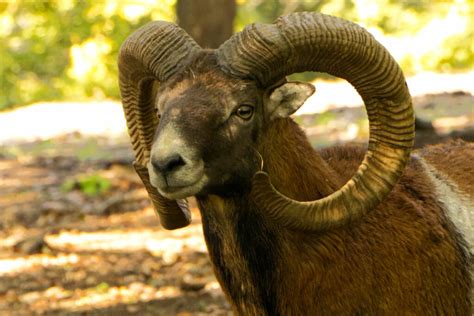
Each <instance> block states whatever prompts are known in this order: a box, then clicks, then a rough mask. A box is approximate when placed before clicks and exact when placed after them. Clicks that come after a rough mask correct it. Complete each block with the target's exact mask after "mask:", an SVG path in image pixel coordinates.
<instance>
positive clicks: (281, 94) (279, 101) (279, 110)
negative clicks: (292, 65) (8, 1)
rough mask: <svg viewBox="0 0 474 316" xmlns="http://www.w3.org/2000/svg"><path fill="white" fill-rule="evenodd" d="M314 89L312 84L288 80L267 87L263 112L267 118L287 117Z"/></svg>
mask: <svg viewBox="0 0 474 316" xmlns="http://www.w3.org/2000/svg"><path fill="white" fill-rule="evenodd" d="M314 91H315V88H314V86H313V85H312V84H310V83H306V82H296V81H290V82H285V83H284V84H282V85H280V86H277V87H276V88H275V87H271V88H269V90H268V91H267V93H266V97H265V98H264V101H263V102H264V107H265V114H266V116H267V118H268V119H269V120H274V119H276V118H285V117H289V116H290V115H291V114H293V113H294V112H296V110H298V109H299V108H300V107H301V106H302V105H303V103H304V102H305V101H306V99H307V98H309V96H311V95H312V94H313V93H314Z"/></svg>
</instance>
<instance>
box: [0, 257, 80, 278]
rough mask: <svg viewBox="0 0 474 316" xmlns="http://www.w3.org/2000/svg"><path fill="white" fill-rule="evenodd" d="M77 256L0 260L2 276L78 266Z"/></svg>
mask: <svg viewBox="0 0 474 316" xmlns="http://www.w3.org/2000/svg"><path fill="white" fill-rule="evenodd" d="M78 262H79V257H78V256H77V255H76V254H58V255H55V256H52V255H46V254H38V255H32V256H28V257H21V258H14V259H0V276H5V275H11V274H18V273H21V272H24V271H27V270H31V269H37V268H46V267H51V266H64V265H70V264H76V263H78Z"/></svg>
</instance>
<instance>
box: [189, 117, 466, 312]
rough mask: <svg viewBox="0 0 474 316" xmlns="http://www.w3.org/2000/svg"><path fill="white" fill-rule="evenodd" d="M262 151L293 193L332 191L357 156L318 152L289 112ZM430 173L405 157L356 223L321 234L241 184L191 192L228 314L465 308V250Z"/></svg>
mask: <svg viewBox="0 0 474 316" xmlns="http://www.w3.org/2000/svg"><path fill="white" fill-rule="evenodd" d="M259 150H260V152H261V154H262V156H263V158H264V161H265V169H266V171H267V172H268V173H269V174H270V177H271V180H272V183H273V184H274V185H275V187H276V188H277V189H278V190H280V191H281V192H282V193H283V194H285V195H287V196H289V197H291V198H294V199H297V200H310V199H317V198H321V197H323V196H325V195H328V194H330V193H331V192H333V191H334V190H336V189H337V188H338V187H339V186H341V185H342V184H343V183H344V182H345V181H347V180H348V179H349V178H350V177H351V176H352V174H353V173H354V172H355V170H356V169H357V167H358V165H359V164H360V161H361V160H362V159H363V156H364V150H359V149H355V148H345V147H340V148H334V149H328V150H325V151H322V152H321V154H320V155H319V154H315V153H314V150H313V149H312V148H311V146H310V144H309V143H308V141H307V139H306V137H305V136H304V133H303V132H302V131H301V130H300V129H299V127H298V126H297V125H296V124H295V123H293V122H292V121H291V120H279V121H275V122H274V123H273V124H272V125H271V127H270V128H269V129H268V130H267V131H266V132H265V133H264V135H263V137H262V142H261V144H260V146H259ZM428 182H429V180H428V178H427V177H426V175H424V172H423V168H422V166H421V165H420V164H419V163H418V162H416V161H412V162H411V163H410V166H409V167H408V168H407V170H406V171H405V175H404V177H403V178H402V179H401V180H400V183H399V184H398V185H397V186H396V187H395V188H394V190H393V191H394V193H393V194H391V195H390V196H389V197H388V198H387V199H386V200H385V201H384V202H383V203H381V205H379V207H377V208H376V209H375V210H373V211H371V212H370V213H369V214H368V215H367V216H366V217H365V218H364V219H363V220H362V221H361V222H359V223H353V224H352V225H350V226H348V227H343V228H340V229H337V230H335V231H329V232H326V233H324V234H321V233H317V232H315V233H302V232H298V231H289V230H286V229H283V228H281V227H276V226H274V225H273V223H272V222H271V221H268V219H267V218H266V217H265V214H264V211H263V210H258V209H257V208H256V206H255V205H254V203H252V200H251V197H250V196H249V194H248V191H245V192H233V193H234V196H233V197H225V198H223V197H219V196H201V197H198V198H197V199H198V203H199V208H200V210H201V216H202V220H203V227H204V235H205V238H206V243H207V246H208V249H209V254H210V257H211V261H212V263H213V266H214V270H215V274H216V276H217V279H218V280H219V282H220V284H221V286H222V288H223V290H224V292H225V293H226V295H227V297H228V299H229V300H230V301H231V303H232V306H233V308H234V312H235V314H237V315H279V314H282V315H290V314H291V315H307V314H311V315H325V314H331V315H346V314H347V315H385V314H390V313H393V312H395V311H396V312H397V313H400V314H413V315H423V314H424V315H435V314H450V313H453V312H454V311H456V312H458V313H459V314H460V315H467V314H469V313H470V302H469V294H468V293H469V290H470V287H471V283H470V276H469V270H468V268H467V267H468V260H469V259H468V258H469V257H468V253H467V252H466V249H465V248H463V247H462V242H461V241H460V239H459V240H458V234H457V233H456V231H455V229H454V227H453V225H452V224H451V223H450V222H449V221H448V220H447V219H446V218H445V217H444V216H443V215H442V214H443V211H442V207H443V206H442V205H441V204H440V203H439V202H438V200H437V198H436V196H435V195H434V193H433V192H432V190H431V189H430V188H429V187H427V186H426V183H428ZM309 184H311V186H310V185H309ZM231 196H232V195H231ZM454 266H455V267H458V268H456V269H453V267H454ZM407 293H412V295H407Z"/></svg>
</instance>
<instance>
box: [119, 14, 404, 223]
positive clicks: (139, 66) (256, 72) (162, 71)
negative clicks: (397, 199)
mask: <svg viewBox="0 0 474 316" xmlns="http://www.w3.org/2000/svg"><path fill="white" fill-rule="evenodd" d="M119 69H120V88H121V93H122V101H123V105H124V111H125V114H126V117H127V123H128V127H129V131H130V136H131V139H132V144H133V148H134V150H135V154H136V163H135V167H136V169H137V171H138V173H139V174H140V176H141V177H142V180H143V181H144V183H145V185H146V187H147V189H148V192H149V193H150V196H151V198H152V201H153V202H154V204H155V207H156V209H157V211H158V213H159V214H160V217H161V221H162V224H163V225H164V226H165V227H167V228H177V227H182V226H184V225H186V224H187V223H188V221H189V216H188V215H189V214H187V209H186V207H185V205H184V203H183V201H184V200H183V199H184V198H186V197H188V196H192V195H202V194H210V193H214V194H221V195H225V194H226V192H229V191H235V190H236V189H237V190H245V189H246V188H247V189H248V190H252V197H253V198H254V199H255V201H256V202H257V203H258V204H260V206H261V208H262V209H264V208H265V207H267V206H268V205H271V209H269V210H267V211H268V212H267V214H268V215H269V216H272V217H273V218H275V220H280V221H281V222H282V223H284V224H285V225H289V226H290V227H294V228H300V229H322V228H323V229H324V228H329V227H334V226H336V225H341V224H343V223H347V222H349V221H351V220H353V219H354V218H356V217H357V216H360V214H363V213H365V212H366V211H367V210H368V209H370V208H372V207H373V206H374V205H375V204H376V203H378V202H379V201H380V200H381V199H383V198H384V197H385V196H386V195H387V194H388V192H389V191H390V190H391V188H392V187H393V185H394V183H395V182H396V181H397V179H398V178H399V176H400V174H401V172H402V170H403V168H404V165H405V162H406V160H407V157H408V155H409V152H410V149H411V146H412V142H413V111H412V107H411V99H410V96H409V94H408V91H407V89H406V85H405V83H404V78H403V75H402V73H401V70H400V68H399V67H398V66H397V64H396V62H395V61H394V60H393V59H392V58H391V57H390V55H389V54H388V52H387V51H386V50H385V49H384V48H383V47H382V46H381V45H380V44H378V43H377V42H376V41H375V40H374V39H373V37H372V36H371V35H370V34H369V33H367V32H366V31H365V30H363V29H362V28H360V27H358V26H357V25H355V24H352V23H350V22H347V21H343V20H340V19H337V18H334V17H330V16H326V15H321V14H313V13H298V14H292V15H289V16H286V17H282V18H280V19H278V20H277V21H276V22H275V23H274V24H254V25H251V26H248V27H247V28H246V29H245V30H244V31H242V32H241V33H238V34H236V35H234V36H233V37H232V38H230V39H229V40H228V41H227V42H226V43H224V44H223V45H222V46H221V47H220V48H219V49H217V50H203V49H201V48H200V47H199V46H198V45H197V44H196V43H195V42H194V41H193V40H192V39H191V38H190V37H189V36H188V35H187V34H186V33H185V32H184V31H183V30H182V29H180V28H179V27H177V26H176V25H174V24H170V23H166V22H154V23H150V24H148V25H146V26H144V27H143V28H141V29H140V30H138V31H137V32H135V33H134V34H133V35H132V36H130V37H129V38H128V39H127V41H126V42H125V43H124V44H123V46H122V49H121V52H120V57H119ZM302 71H322V72H328V73H330V74H333V75H336V76H339V77H342V78H345V79H346V80H348V81H349V82H351V83H352V84H353V85H354V86H355V87H356V89H357V90H358V92H359V93H360V94H361V96H362V98H363V99H364V102H365V105H366V108H367V113H368V117H369V123H370V132H371V136H370V140H369V149H368V152H367V154H366V157H365V159H364V161H363V163H362V165H361V166H360V168H359V170H358V172H357V173H356V175H355V176H354V177H353V179H351V180H350V181H349V182H348V183H346V185H344V186H343V187H342V188H341V189H340V190H339V191H337V192H335V193H333V194H331V195H330V196H328V197H326V198H324V199H322V200H317V201H312V202H306V203H301V202H297V201H293V200H290V199H288V198H286V197H284V196H282V195H281V194H280V193H279V192H277V191H276V190H275V189H274V188H273V186H272V185H271V183H270V182H269V179H268V176H267V175H266V173H264V172H257V171H258V170H259V168H260V163H261V157H260V155H259V153H258V151H257V148H258V142H259V139H260V137H261V135H262V131H264V130H265V128H266V127H267V126H268V124H269V122H272V121H273V120H275V119H277V118H282V117H287V116H289V115H290V114H292V113H293V112H294V111H296V110H297V109H298V107H299V106H301V104H302V103H303V102H304V100H305V99H306V98H307V97H308V96H309V95H311V94H312V93H313V91H314V90H313V87H312V86H311V85H309V84H305V83H296V82H286V81H285V76H287V75H290V74H292V73H295V72H302ZM150 182H151V183H150ZM230 187H232V188H233V189H232V190H228V189H229V188H230ZM176 201H177V203H176Z"/></svg>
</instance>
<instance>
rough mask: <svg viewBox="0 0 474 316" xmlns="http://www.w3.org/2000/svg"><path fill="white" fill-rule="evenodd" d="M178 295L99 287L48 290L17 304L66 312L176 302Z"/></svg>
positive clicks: (173, 290)
mask: <svg viewBox="0 0 474 316" xmlns="http://www.w3.org/2000/svg"><path fill="white" fill-rule="evenodd" d="M180 294H181V291H180V289H179V288H177V287H175V286H164V287H160V288H158V289H156V288H154V287H152V286H150V285H148V284H145V283H142V282H134V283H131V284H127V285H120V286H112V287H109V286H108V285H107V284H105V283H102V284H99V285H97V286H96V287H92V288H86V289H75V290H73V291H70V290H66V289H64V288H61V287H58V286H56V287H51V288H49V289H47V290H45V291H35V292H29V293H25V294H22V295H21V296H20V297H19V300H20V301H21V302H22V303H26V304H29V305H31V307H33V308H37V309H40V310H45V311H47V310H55V309H65V310H70V311H79V310H88V309H100V308H106V307H110V306H112V305H116V304H117V303H120V304H136V303H138V302H148V301H151V300H163V299H170V298H175V297H177V296H179V295H180Z"/></svg>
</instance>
